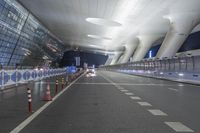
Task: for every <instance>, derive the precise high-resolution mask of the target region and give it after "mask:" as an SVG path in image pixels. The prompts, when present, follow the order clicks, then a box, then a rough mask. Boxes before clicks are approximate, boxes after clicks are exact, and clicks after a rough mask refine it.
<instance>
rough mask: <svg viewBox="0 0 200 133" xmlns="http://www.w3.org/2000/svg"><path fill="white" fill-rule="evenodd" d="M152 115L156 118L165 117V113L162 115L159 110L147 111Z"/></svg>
mask: <svg viewBox="0 0 200 133" xmlns="http://www.w3.org/2000/svg"><path fill="white" fill-rule="evenodd" d="M148 111H149V112H150V113H151V114H152V115H157V116H167V114H166V113H164V112H163V111H161V110H159V109H149V110H148Z"/></svg>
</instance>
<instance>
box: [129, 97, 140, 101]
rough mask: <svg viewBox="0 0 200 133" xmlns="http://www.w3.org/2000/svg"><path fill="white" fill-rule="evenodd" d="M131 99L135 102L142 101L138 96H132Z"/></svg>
mask: <svg viewBox="0 0 200 133" xmlns="http://www.w3.org/2000/svg"><path fill="white" fill-rule="evenodd" d="M130 98H131V99H133V100H141V98H140V97H137V96H131V97H130Z"/></svg>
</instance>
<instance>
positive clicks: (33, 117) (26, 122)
mask: <svg viewBox="0 0 200 133" xmlns="http://www.w3.org/2000/svg"><path fill="white" fill-rule="evenodd" d="M83 75H84V74H83ZM83 75H81V76H80V77H78V78H77V79H76V80H74V81H73V82H72V83H71V84H69V86H67V87H66V88H65V89H64V90H63V91H61V92H60V93H58V94H57V95H56V96H55V97H54V98H53V99H52V101H49V102H47V103H46V104H45V105H43V106H42V107H41V108H39V109H38V110H37V111H36V112H35V113H33V114H32V115H31V116H29V117H28V118H27V119H25V120H24V121H23V122H22V123H21V124H19V125H18V126H17V127H16V128H14V129H13V130H12V131H10V133H19V132H20V131H21V130H22V129H23V128H25V127H26V126H27V125H28V124H29V123H31V121H32V120H33V119H35V118H36V117H37V116H38V115H39V114H40V113H41V112H42V111H44V110H45V109H46V108H47V107H48V106H49V105H50V104H51V103H53V102H54V101H55V100H56V99H57V98H58V97H59V96H60V95H62V94H63V93H64V92H65V91H66V90H68V88H69V87H71V86H72V85H73V84H74V83H75V82H76V81H77V80H79V79H80V78H81V77H83Z"/></svg>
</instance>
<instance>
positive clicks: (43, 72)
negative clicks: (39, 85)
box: [0, 68, 66, 89]
mask: <svg viewBox="0 0 200 133" xmlns="http://www.w3.org/2000/svg"><path fill="white" fill-rule="evenodd" d="M63 74H66V69H65V68H59V69H40V70H38V69H24V70H0V87H1V89H4V88H5V87H6V86H9V85H18V84H22V83H27V82H29V81H37V80H42V79H44V78H50V77H53V76H58V75H63Z"/></svg>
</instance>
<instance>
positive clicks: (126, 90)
mask: <svg viewBox="0 0 200 133" xmlns="http://www.w3.org/2000/svg"><path fill="white" fill-rule="evenodd" d="M120 91H121V92H128V90H125V89H123V90H120Z"/></svg>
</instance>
